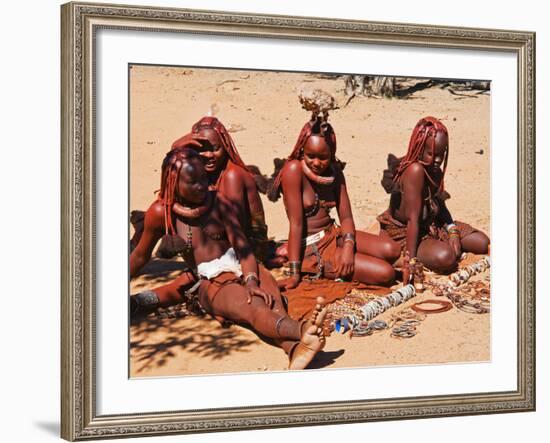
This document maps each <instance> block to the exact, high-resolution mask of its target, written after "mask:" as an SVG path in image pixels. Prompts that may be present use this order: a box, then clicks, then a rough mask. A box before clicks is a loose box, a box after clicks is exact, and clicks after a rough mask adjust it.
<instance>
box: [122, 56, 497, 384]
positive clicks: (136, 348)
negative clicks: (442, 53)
mask: <svg viewBox="0 0 550 443" xmlns="http://www.w3.org/2000/svg"><path fill="white" fill-rule="evenodd" d="M130 79H131V82H130V209H146V208H147V207H148V205H149V204H150V203H151V202H152V201H153V199H154V193H153V192H154V191H155V190H156V189H158V188H159V184H160V173H159V171H160V165H161V162H162V159H163V157H164V154H165V153H166V152H167V151H168V150H169V148H170V145H171V143H172V142H173V141H174V140H175V139H177V138H178V137H180V136H181V135H183V134H184V133H187V132H188V131H189V130H190V128H191V126H192V124H193V123H195V122H196V121H197V120H198V119H199V118H201V117H202V116H203V115H205V114H206V113H207V112H208V110H209V109H210V108H211V106H212V105H215V106H214V107H215V108H217V109H218V112H217V114H216V115H217V116H218V117H219V118H220V120H221V121H222V122H224V124H225V125H226V127H228V129H230V131H232V130H234V132H233V131H232V133H231V135H232V137H233V139H234V140H235V143H236V145H237V147H238V149H239V152H240V154H241V156H242V157H243V159H244V161H245V163H247V164H255V165H257V166H258V167H260V169H261V170H262V172H264V173H267V174H271V172H272V171H273V158H275V157H286V156H287V155H288V154H289V153H290V151H291V149H292V147H293V146H294V143H295V140H296V137H297V136H298V133H299V131H300V129H301V127H302V126H303V124H304V123H305V121H306V120H307V119H308V118H309V115H308V113H306V111H304V110H303V109H301V106H300V104H299V102H298V91H299V90H300V88H302V87H308V88H315V87H320V88H322V89H323V90H325V91H327V92H330V93H331V94H333V95H334V96H335V98H336V99H337V102H338V103H339V105H340V106H341V109H338V110H335V111H333V112H332V113H331V117H330V121H331V123H332V125H333V126H334V129H335V131H336V135H337V139H338V153H337V155H338V157H339V158H340V159H341V160H343V161H345V162H348V164H347V167H346V170H345V173H346V179H347V183H348V192H349V194H350V197H351V201H352V205H353V212H354V218H355V223H356V227H357V228H358V229H365V230H369V231H376V230H377V225H376V223H375V217H376V215H377V214H378V213H380V212H382V211H383V210H384V209H385V208H386V207H387V205H388V195H387V194H386V193H385V192H384V190H383V189H382V187H381V186H380V179H381V174H382V170H383V169H384V168H385V166H386V158H387V154H388V153H389V152H392V153H395V154H397V155H403V154H404V153H405V151H406V147H407V144H408V140H409V137H410V133H411V131H412V128H413V127H414V125H415V124H416V122H417V121H418V119H419V118H421V117H423V116H426V115H433V116H436V117H438V118H440V119H441V120H443V122H444V123H445V125H446V126H447V128H448V129H449V134H450V136H449V138H450V142H449V145H450V159H449V165H448V169H447V175H446V181H445V182H446V188H447V190H448V191H449V192H450V194H451V196H452V198H451V200H450V201H449V202H448V206H449V209H450V210H451V213H452V214H453V216H454V217H455V218H456V219H458V220H463V221H466V222H468V223H470V224H472V225H473V226H475V227H477V228H479V229H481V230H483V231H484V232H486V233H488V234H489V233H490V218H489V215H490V180H489V171H490V164H489V161H490V160H489V159H490V122H489V118H490V96H489V95H476V96H475V97H463V96H456V95H452V94H450V93H449V92H448V91H446V90H443V89H440V88H435V87H434V88H429V89H424V90H420V91H417V92H415V93H414V94H412V95H411V96H409V97H408V98H407V99H376V98H366V97H356V98H355V99H353V100H352V101H351V102H350V103H349V105H347V106H345V107H344V104H345V103H346V100H347V97H346V96H345V95H344V82H343V80H342V78H323V77H322V76H315V75H308V74H288V73H270V72H251V71H228V70H200V69H195V68H168V67H146V66H133V67H132V69H131V75H130ZM480 149H482V150H483V151H484V153H483V154H478V153H476V151H479V150H480ZM264 209H265V212H266V218H267V222H268V225H269V235H270V236H272V237H274V238H276V239H283V238H286V237H287V234H288V225H287V219H286V216H285V213H284V207H283V205H282V202H277V203H275V204H274V203H271V202H268V201H267V199H265V198H264ZM180 268H181V263H179V262H178V261H177V260H172V261H166V260H159V259H154V260H153V261H152V262H151V263H150V264H149V265H148V266H147V267H146V268H144V270H143V273H142V275H140V276H139V277H137V278H135V279H133V280H132V281H131V283H130V290H131V292H132V293H135V292H138V291H140V290H143V289H146V288H153V287H155V286H158V285H160V284H163V283H165V282H166V281H169V280H171V279H172V278H174V277H175V276H176V275H177V274H178V270H179V269H180ZM483 276H484V275H482V276H481V277H483ZM430 297H431V295H430V294H429V293H425V294H423V295H422V296H417V297H416V299H415V300H416V301H418V300H422V299H424V298H430ZM405 306H406V305H405ZM400 309H401V308H393V310H390V311H389V312H388V313H385V314H384V315H383V316H381V317H380V318H382V319H384V318H385V317H388V316H389V315H391V313H394V312H395V311H397V310H400ZM418 330H419V333H418V335H417V336H415V337H413V338H411V339H406V340H397V339H394V338H391V337H390V334H389V332H388V331H382V332H379V333H376V334H375V335H372V336H369V337H361V338H360V337H356V338H353V339H352V340H350V339H349V337H348V334H346V335H343V336H342V335H336V334H333V335H332V336H331V337H329V338H328V340H327V346H326V348H325V350H324V351H323V352H322V353H321V354H319V355H318V357H317V358H316V360H315V361H314V362H313V364H312V367H314V368H338V367H357V366H372V365H394V364H399V365H402V364H405V365H406V364H430V363H451V362H475V361H487V360H490V316H489V315H475V314H466V313H464V312H462V311H458V310H456V309H453V310H451V311H448V312H445V313H442V314H436V315H431V316H429V317H428V318H427V319H426V320H425V321H423V322H422V324H421V325H420V326H419V329H418ZM130 341H131V348H130V358H131V375H132V376H138V377H147V376H164V375H185V374H212V373H227V372H249V371H266V370H284V369H285V368H286V366H287V357H286V356H285V354H284V353H283V351H281V350H280V349H278V348H275V347H272V346H270V345H268V344H266V343H264V342H263V341H262V340H260V339H259V338H258V337H257V336H256V335H255V334H254V333H252V332H251V331H249V330H247V329H245V328H242V327H238V326H232V327H230V328H227V329H224V328H221V327H220V326H219V324H218V323H217V322H215V321H213V320H210V319H209V318H207V317H192V316H189V317H185V318H178V319H160V318H151V319H149V320H148V321H146V322H142V323H141V324H139V325H134V326H131V327H130Z"/></svg>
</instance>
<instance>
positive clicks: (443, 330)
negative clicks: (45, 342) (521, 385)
mask: <svg viewBox="0 0 550 443" xmlns="http://www.w3.org/2000/svg"><path fill="white" fill-rule="evenodd" d="M128 84H129V91H128V93H129V143H128V149H129V208H130V211H131V212H130V214H129V221H130V222H129V231H128V232H129V238H128V239H129V243H130V248H129V250H130V255H129V269H130V281H129V294H130V300H129V305H130V325H129V341H130V343H129V360H130V365H129V366H130V377H160V376H189V375H207V374H230V373H249V372H265V371H286V370H303V369H307V370H311V369H316V370H331V369H341V368H357V367H374V366H394V365H426V364H447V363H469V362H487V361H490V360H491V346H490V343H491V336H490V329H491V315H490V311H491V309H490V306H491V289H490V285H491V281H490V259H489V250H490V233H491V200H490V186H491V176H490V162H491V139H490V132H491V128H490V107H491V83H490V81H487V80H484V79H444V78H415V77H406V76H402V77H383V76H374V75H369V74H361V75H359V74H347V73H313V72H309V73H307V72H283V71H260V70H238V69H216V68H203V67H201V68H199V67H193V66H186V67H180V66H155V65H142V64H130V65H129V73H128Z"/></svg>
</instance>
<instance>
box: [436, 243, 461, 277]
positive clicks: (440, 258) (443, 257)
mask: <svg viewBox="0 0 550 443" xmlns="http://www.w3.org/2000/svg"><path fill="white" fill-rule="evenodd" d="M456 263H457V262H456V255H455V253H454V251H453V250H452V249H451V248H450V247H449V246H446V247H441V248H438V250H437V252H435V254H434V257H433V264H432V267H433V268H434V271H439V272H451V271H453V270H454V268H455V267H456Z"/></svg>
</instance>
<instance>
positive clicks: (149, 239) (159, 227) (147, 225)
mask: <svg viewBox="0 0 550 443" xmlns="http://www.w3.org/2000/svg"><path fill="white" fill-rule="evenodd" d="M163 234H164V207H163V205H162V203H160V202H159V201H155V202H154V203H153V204H152V205H151V206H150V207H149V209H147V212H146V213H145V221H144V227H143V234H142V235H141V238H140V239H139V243H138V244H137V246H136V247H135V249H134V250H133V251H132V254H131V255H130V278H133V277H135V276H136V275H137V273H138V272H139V271H140V269H141V268H142V267H143V266H144V265H145V264H146V263H147V262H148V261H149V260H150V259H151V254H152V253H153V249H154V247H155V245H156V244H157V242H158V241H159V239H160V238H161V237H162V236H163Z"/></svg>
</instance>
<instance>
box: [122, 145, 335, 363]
mask: <svg viewBox="0 0 550 443" xmlns="http://www.w3.org/2000/svg"><path fill="white" fill-rule="evenodd" d="M209 183H210V180H209V177H208V174H207V173H206V171H205V167H204V166H203V162H202V160H201V158H200V155H199V154H198V153H196V152H195V151H193V150H191V149H181V148H176V149H173V150H172V151H170V152H169V153H168V154H167V155H166V157H165V159H164V162H163V165H162V180H161V189H160V193H159V204H160V205H161V206H162V210H163V213H164V221H163V225H164V226H165V230H166V232H167V233H168V234H171V235H175V236H178V237H179V238H181V240H182V242H183V244H184V248H183V253H184V258H185V261H186V262H187V263H188V264H189V265H190V266H191V267H192V268H193V270H194V271H193V272H188V273H184V274H183V275H182V276H180V277H179V278H177V279H176V280H175V281H174V282H172V283H170V284H168V285H165V286H162V287H160V288H156V289H154V290H152V291H145V292H141V293H139V294H137V295H133V296H131V299H130V309H131V316H132V317H133V318H135V317H136V316H139V315H140V314H144V313H148V312H150V311H151V310H153V309H155V308H157V307H158V306H166V305H169V304H173V303H174V302H178V301H182V300H184V299H185V298H187V299H189V298H194V299H195V300H196V301H198V303H199V304H200V305H201V306H202V308H203V309H204V310H206V312H208V313H209V314H211V315H212V316H213V317H215V318H216V319H218V320H219V321H227V322H234V323H239V324H245V325H249V326H251V327H252V328H253V329H254V330H255V331H257V332H258V333H259V334H261V335H262V336H265V337H268V338H271V339H273V340H274V341H275V343H276V344H278V345H279V346H281V347H282V348H283V349H284V350H285V351H286V352H287V354H288V356H289V361H290V363H289V368H290V369H304V368H305V367H306V366H307V365H308V364H309V363H310V362H311V360H312V359H313V357H314V356H315V354H316V353H317V352H318V351H319V350H321V349H322V348H323V346H324V343H325V339H324V335H323V331H322V323H323V320H324V318H325V315H326V308H324V307H323V306H322V304H323V299H322V298H320V299H319V300H318V305H317V307H316V310H315V311H314V314H313V317H312V318H311V319H310V320H308V321H305V322H297V321H295V320H292V319H291V318H290V317H289V316H288V315H287V313H286V310H285V308H284V306H283V303H282V299H281V295H280V293H279V290H278V288H277V284H276V282H275V280H274V279H273V277H272V276H271V274H270V273H269V272H268V271H267V270H266V269H265V268H263V267H262V266H258V264H257V262H256V259H255V257H254V254H253V253H252V249H251V247H250V245H249V243H248V240H247V238H246V235H245V234H244V232H243V230H242V228H241V226H240V220H239V214H238V208H237V207H236V204H235V203H233V202H232V201H231V200H229V199H227V198H226V197H225V196H224V195H223V194H220V193H219V192H216V191H214V190H209ZM143 239H144V237H142V239H141V241H143ZM141 241H140V243H141ZM139 251H140V247H139V244H138V247H137V248H136V249H135V250H134V251H133V252H132V257H131V262H135V258H136V257H135V256H136V255H137V254H139ZM195 277H198V278H199V280H198V284H197V283H195V282H196V281H197V280H196V278H195Z"/></svg>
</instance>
